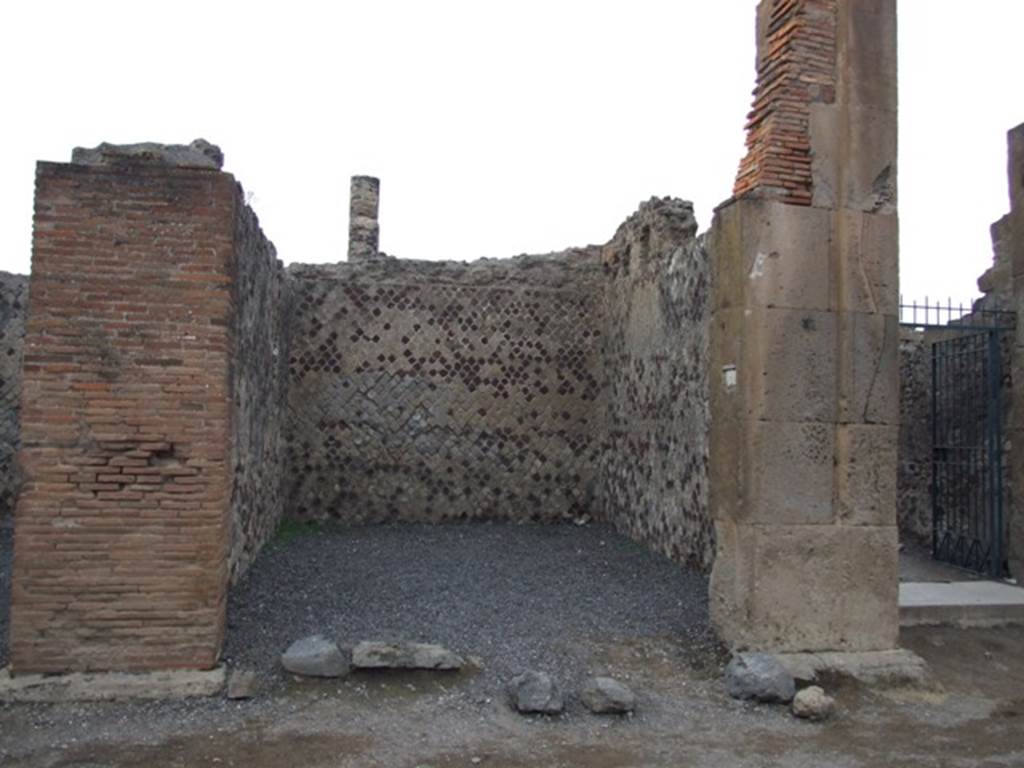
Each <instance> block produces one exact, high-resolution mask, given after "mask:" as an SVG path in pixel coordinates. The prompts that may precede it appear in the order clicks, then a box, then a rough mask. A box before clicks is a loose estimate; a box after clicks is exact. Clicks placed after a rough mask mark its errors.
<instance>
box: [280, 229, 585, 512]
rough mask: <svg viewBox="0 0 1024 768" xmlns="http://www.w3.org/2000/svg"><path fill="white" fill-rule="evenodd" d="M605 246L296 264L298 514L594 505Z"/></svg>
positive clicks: (293, 390) (290, 436)
mask: <svg viewBox="0 0 1024 768" xmlns="http://www.w3.org/2000/svg"><path fill="white" fill-rule="evenodd" d="M598 250H599V249H584V250H579V251H571V252H567V253H566V254H558V255H555V256H537V257H519V258H516V259H508V260H502V261H490V260H484V261H480V262H475V263H472V264H461V263H458V264H456V263H439V262H417V261H407V260H396V259H383V260H381V261H377V262H361V263H348V264H339V265H333V266H293V267H292V268H290V270H289V273H290V278H291V281H290V282H291V289H292V292H293V297H292V298H293V309H292V318H291V323H292V325H291V339H292V347H291V357H290V367H291V384H290V392H289V416H290V418H289V426H288V429H287V443H288V460H289V471H288V479H287V487H288V492H287V497H288V499H289V500H290V503H291V505H292V511H293V514H295V515H297V516H299V517H324V516H341V517H344V518H345V519H347V520H394V519H417V520H421V519H438V520H440V519H450V518H466V519H469V518H480V517H488V518H516V519H553V518H559V517H572V516H579V515H582V514H585V513H590V512H593V507H594V472H595V470H596V466H597V461H598V458H599V456H600V452H601V435H602V429H601V427H600V424H599V422H600V420H601V418H602V416H603V412H602V409H601V407H600V406H599V401H600V399H601V397H602V391H603V382H602V380H601V378H600V371H601V352H602V337H603V325H604V323H603V314H602V301H601V293H600V291H599V288H600V279H601V274H600V266H599V254H598Z"/></svg>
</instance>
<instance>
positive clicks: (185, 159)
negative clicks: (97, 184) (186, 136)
mask: <svg viewBox="0 0 1024 768" xmlns="http://www.w3.org/2000/svg"><path fill="white" fill-rule="evenodd" d="M71 162H72V163H74V164H75V165H112V164H117V163H123V162H144V163H155V164H158V165H170V166H174V167H178V168H206V169H209V170H212V171H219V170H220V169H221V167H222V166H223V165H224V153H223V152H221V150H220V147H218V146H217V145H216V144H211V143H210V142H208V141H206V139H196V140H195V141H193V142H192V143H191V144H188V145H185V144H157V143H155V142H151V141H146V142H141V143H139V144H108V143H106V142H104V143H103V144H100V145H99V146H96V147H92V148H91V149H87V148H85V147H75V149H74V151H72V153H71Z"/></svg>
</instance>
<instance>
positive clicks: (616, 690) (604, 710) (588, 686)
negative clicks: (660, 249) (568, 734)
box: [580, 677, 636, 715]
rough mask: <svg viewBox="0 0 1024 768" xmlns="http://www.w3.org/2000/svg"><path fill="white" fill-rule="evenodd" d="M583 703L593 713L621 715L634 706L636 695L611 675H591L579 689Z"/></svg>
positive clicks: (631, 709) (630, 710)
mask: <svg viewBox="0 0 1024 768" xmlns="http://www.w3.org/2000/svg"><path fill="white" fill-rule="evenodd" d="M580 698H581V699H582V700H583V704H584V705H585V706H586V708H587V709H589V710H590V711H591V712H593V713H594V714H595V715H606V714H610V715H623V714H625V713H627V712H632V711H633V709H634V708H635V707H636V696H635V695H633V692H632V691H631V690H629V688H627V687H626V686H625V685H623V684H622V683H620V682H619V681H618V680H616V679H614V678H611V677H592V678H590V679H589V680H587V681H586V682H585V683H584V684H583V689H582V690H581V691H580Z"/></svg>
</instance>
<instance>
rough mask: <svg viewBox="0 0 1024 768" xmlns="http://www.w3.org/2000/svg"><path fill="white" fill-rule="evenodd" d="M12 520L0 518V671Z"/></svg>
mask: <svg viewBox="0 0 1024 768" xmlns="http://www.w3.org/2000/svg"><path fill="white" fill-rule="evenodd" d="M13 525H14V520H13V518H12V517H11V516H10V515H4V516H2V517H0V669H3V668H4V667H5V666H7V627H8V623H9V620H8V617H9V616H10V615H11V565H12V562H13V560H14V529H13Z"/></svg>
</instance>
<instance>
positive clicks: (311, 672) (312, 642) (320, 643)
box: [281, 635, 349, 677]
mask: <svg viewBox="0 0 1024 768" xmlns="http://www.w3.org/2000/svg"><path fill="white" fill-rule="evenodd" d="M281 665H282V666H283V667H284V668H285V669H286V670H288V671H289V672H291V673H293V674H296V675H306V676H307V677H342V676H344V675H347V674H348V670H349V664H348V660H347V659H346V658H345V656H344V654H342V652H341V650H340V649H339V648H338V646H337V644H336V643H334V642H332V641H330V640H328V639H327V638H326V637H324V636H323V635H312V636H310V637H304V638H302V639H301V640H296V641H295V642H294V643H292V644H291V645H290V646H289V647H288V650H287V651H285V652H284V653H283V654H282V655H281Z"/></svg>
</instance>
